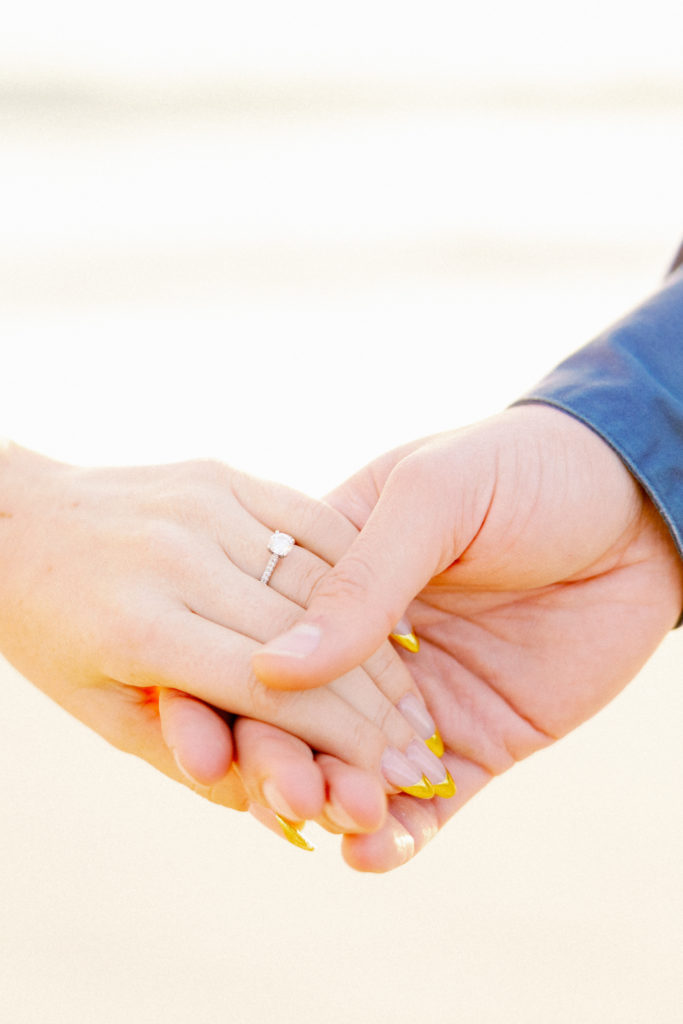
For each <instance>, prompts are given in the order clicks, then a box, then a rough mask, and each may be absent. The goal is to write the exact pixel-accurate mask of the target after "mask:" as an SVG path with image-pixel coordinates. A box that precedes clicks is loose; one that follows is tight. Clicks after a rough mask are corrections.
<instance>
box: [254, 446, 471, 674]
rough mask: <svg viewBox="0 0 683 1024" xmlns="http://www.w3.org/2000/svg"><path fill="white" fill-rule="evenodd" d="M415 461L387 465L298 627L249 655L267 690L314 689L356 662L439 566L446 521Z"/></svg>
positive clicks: (429, 476) (431, 478)
mask: <svg viewBox="0 0 683 1024" xmlns="http://www.w3.org/2000/svg"><path fill="white" fill-rule="evenodd" d="M416 456H417V453H414V454H412V455H409V456H408V457H407V458H405V459H403V460H401V462H399V463H398V464H397V465H396V466H395V467H394V470H393V471H392V472H391V474H390V475H389V477H388V478H387V481H386V483H385V485H384V488H383V489H382V491H381V493H380V496H379V499H378V500H377V503H376V505H375V507H374V509H373V511H372V513H371V514H370V516H369V518H368V520H367V522H366V523H365V526H364V527H363V529H362V531H361V533H360V534H359V535H358V537H357V539H356V540H355V541H354V543H353V544H352V545H351V547H350V548H349V549H348V551H347V552H346V554H345V555H343V557H342V558H341V559H340V560H339V562H338V563H337V565H336V566H335V567H334V568H333V569H331V570H330V572H329V573H327V575H326V576H325V577H323V579H322V580H321V581H320V583H319V584H318V586H317V588H316V590H315V592H314V595H313V597H312V599H311V602H310V604H309V606H308V609H307V610H306V612H305V614H304V615H303V617H302V618H301V619H300V620H299V622H298V623H297V624H296V625H295V626H294V627H293V628H292V629H290V630H288V631H287V632H286V633H283V634H282V635H281V636H279V637H276V638H275V639H274V640H272V641H270V642H269V643H268V644H266V645H265V647H263V648H261V649H260V650H259V651H258V653H257V654H255V655H254V658H253V667H254V671H255V673H256V675H257V676H258V677H259V679H260V680H261V681H262V682H264V683H266V684H267V685H268V686H272V687H276V688H279V689H305V688H308V687H313V686H321V685H323V684H324V683H328V682H331V681H332V680H333V679H337V678H339V677H340V676H341V675H343V674H344V673H345V672H347V671H349V670H350V669H352V668H354V667H355V666H357V665H360V664H361V663H362V662H363V661H365V660H366V659H367V658H369V657H370V655H372V654H373V653H374V652H375V651H376V650H377V648H378V647H379V646H380V645H381V644H382V643H383V642H384V641H385V640H386V638H387V636H388V635H389V633H390V632H391V631H392V630H393V629H394V628H395V627H396V624H397V623H398V622H399V620H400V619H401V618H402V616H403V614H404V612H405V610H406V608H407V607H408V605H409V604H410V602H411V601H412V600H413V598H414V597H415V596H416V594H418V593H419V592H420V591H421V590H422V589H423V587H424V586H425V585H426V584H427V583H428V582H429V580H430V579H431V578H432V576H434V575H435V573H437V572H438V571H440V569H441V568H443V567H445V566H442V565H441V564H440V563H441V562H442V561H443V552H444V551H445V550H446V549H450V547H451V543H450V542H446V543H445V541H446V537H445V535H446V534H450V535H451V537H452V532H453V531H452V524H451V527H450V529H449V528H448V525H447V523H446V521H445V516H444V511H443V501H441V500H438V499H437V493H436V492H437V488H438V486H439V484H438V479H436V474H434V473H431V472H429V471H428V466H427V465H426V463H429V462H431V460H429V459H428V460H424V459H421V458H419V457H416ZM439 497H441V496H439ZM446 564H448V563H446Z"/></svg>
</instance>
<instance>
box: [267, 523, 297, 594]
mask: <svg viewBox="0 0 683 1024" xmlns="http://www.w3.org/2000/svg"><path fill="white" fill-rule="evenodd" d="M295 544H296V541H295V540H294V538H293V537H290V536H289V534H288V533H280V531H279V530H276V531H275V533H274V534H273V535H272V536H271V538H270V540H269V541H268V550H269V551H270V558H269V559H268V565H267V566H266V567H265V569H264V570H263V576H262V577H261V583H265V584H266V586H267V585H268V582H269V581H270V577H271V576H272V575H273V569H274V568H275V566H276V565H277V563H278V562H279V561H280V559H281V558H284V557H285V556H286V555H288V554H289V552H290V551H291V550H292V548H293V547H294V545H295Z"/></svg>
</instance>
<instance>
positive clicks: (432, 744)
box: [425, 729, 444, 757]
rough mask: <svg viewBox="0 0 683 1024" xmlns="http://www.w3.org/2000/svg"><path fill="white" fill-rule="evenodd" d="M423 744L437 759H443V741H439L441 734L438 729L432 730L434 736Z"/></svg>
mask: <svg viewBox="0 0 683 1024" xmlns="http://www.w3.org/2000/svg"><path fill="white" fill-rule="evenodd" d="M425 743H426V744H427V746H428V747H429V749H430V750H431V752H432V754H436V756H437V757H443V751H444V746H443V740H442V739H441V733H440V732H439V730H438V729H435V730H434V735H433V736H430V737H429V739H428V740H425Z"/></svg>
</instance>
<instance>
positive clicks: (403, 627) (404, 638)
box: [389, 618, 420, 654]
mask: <svg viewBox="0 0 683 1024" xmlns="http://www.w3.org/2000/svg"><path fill="white" fill-rule="evenodd" d="M389 636H390V637H391V639H392V640H394V641H395V643H397V644H400V645H401V647H405V649H406V651H411V653H412V654H417V652H418V651H419V650H420V641H419V640H418V639H417V637H416V636H415V634H414V633H413V627H412V626H411V625H410V623H409V622H408V620H407V619H406V618H403V619H400V620H399V621H398V622H397V623H396V625H395V626H394V628H393V630H392V631H391V633H390V634H389Z"/></svg>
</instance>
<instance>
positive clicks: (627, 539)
mask: <svg viewBox="0 0 683 1024" xmlns="http://www.w3.org/2000/svg"><path fill="white" fill-rule="evenodd" d="M329 500H330V502H331V504H333V505H334V507H336V508H337V509H338V510H339V511H341V512H342V513H343V514H344V515H345V516H346V517H347V518H349V519H350V520H351V521H352V522H353V523H355V525H356V526H358V527H359V528H362V532H361V534H360V536H359V537H358V539H357V540H356V541H355V542H354V543H353V544H352V546H351V547H350V549H349V551H348V553H347V555H346V556H344V557H343V558H342V559H341V560H340V561H339V563H338V564H337V565H336V567H335V569H333V570H332V571H331V572H330V573H329V574H328V575H327V576H326V577H325V579H324V580H323V581H322V582H321V584H320V585H319V587H318V589H317V591H316V593H315V595H314V597H313V599H312V601H311V602H310V606H309V608H308V610H307V612H306V615H305V616H304V618H303V619H302V620H301V623H304V624H305V625H306V626H307V630H308V634H307V635H308V636H309V637H311V636H314V635H315V639H316V643H315V644H313V643H311V644H310V648H311V649H310V652H309V655H308V657H307V658H305V659H302V658H300V657H299V658H294V657H288V656H287V653H286V652H287V647H288V644H289V642H290V636H291V635H290V636H288V635H287V634H284V635H283V636H281V637H278V638H277V639H276V640H275V641H273V643H272V644H269V645H268V646H267V647H265V648H261V649H260V650H259V651H258V652H257V654H256V655H255V658H254V662H255V666H256V670H257V674H258V675H259V678H261V679H262V680H264V681H265V682H266V683H268V684H269V685H271V686H273V687H279V688H283V687H310V686H315V685H319V684H321V683H324V682H325V681H326V680H327V679H329V678H332V677H334V676H336V675H337V674H339V673H340V672H344V671H346V670H347V669H348V668H349V667H350V666H351V665H353V664H357V663H359V662H361V661H362V660H363V659H364V658H367V657H368V655H369V654H370V653H371V652H372V651H373V650H374V649H375V647H376V645H377V644H378V643H379V642H380V640H381V638H382V637H383V636H384V635H385V633H386V629H387V624H389V623H391V622H394V621H396V620H397V619H398V618H399V617H400V616H401V615H402V614H403V613H404V610H405V609H406V608H407V609H408V611H407V615H408V618H409V620H410V622H411V624H412V626H413V627H414V629H415V632H416V633H417V635H418V636H419V639H420V650H419V653H417V654H413V655H405V659H406V662H407V663H408V664H409V666H410V670H411V672H412V673H413V675H414V678H415V680H416V682H417V684H418V687H419V689H420V690H421V691H422V693H423V694H424V696H425V699H426V700H427V703H428V706H429V708H430V710H431V712H432V714H433V715H434V718H435V720H436V723H437V725H438V727H439V729H440V731H441V733H442V735H443V738H444V741H445V743H446V746H447V753H446V755H445V758H444V760H445V761H446V763H447V764H448V766H449V768H450V770H451V772H452V774H453V777H454V778H455V780H456V782H457V784H458V794H457V795H456V796H454V797H453V798H452V799H450V800H434V801H431V802H429V803H422V804H417V803H416V802H414V801H412V800H409V799H408V798H406V797H403V796H397V797H392V798H391V800H390V817H389V818H388V819H387V823H386V825H385V826H384V827H383V829H382V830H380V831H379V832H377V833H376V834H375V835H372V836H359V837H349V838H348V839H347V840H346V841H345V855H346V857H347V859H348V860H349V862H350V863H351V864H352V865H353V866H355V867H358V868H360V869H362V870H375V871H381V870H387V869H389V868H391V867H395V866H397V865H398V864H400V863H402V862H403V861H404V860H405V859H406V857H407V856H409V855H410V852H411V849H412V848H415V849H419V848H420V847H421V846H422V845H423V844H424V842H426V841H427V840H428V839H429V838H431V836H432V835H434V833H435V832H436V831H437V830H438V829H439V828H440V826H441V825H442V824H443V823H444V822H445V821H446V820H447V819H448V818H449V817H450V816H451V815H452V814H453V813H454V812H455V811H456V810H457V809H458V808H459V807H460V806H462V804H463V803H464V802H465V801H466V800H467V799H468V798H469V797H471V796H472V795H473V794H474V793H476V792H477V791H478V790H479V789H481V788H482V786H483V785H485V784H486V782H487V781H489V779H490V778H491V777H492V776H494V775H496V774H499V773H500V772H502V771H504V770H506V769H507V768H508V767H510V766H511V765H512V764H514V763H515V762H516V761H517V760H520V759H521V758H523V757H526V756H527V755H528V754H530V753H532V752H534V751H535V750H538V749H540V748H541V747H544V746H546V745H548V744H550V743H552V742H553V741H554V740H556V739H558V738H559V737H560V736H563V735H564V734H566V733H567V732H569V731H570V730H571V729H573V728H575V727H576V726H577V725H578V724H579V723H580V722H583V721H584V720H585V719H586V718H588V717H590V716H591V715H593V714H594V713H595V712H597V711H598V710H599V709H600V708H601V707H602V706H603V705H605V704H606V703H608V702H609V701H610V700H611V699H612V698H613V697H614V696H615V695H616V694H617V693H618V692H619V691H620V690H621V689H622V688H623V687H624V686H625V685H626V683H627V682H628V681H629V680H630V679H632V678H633V676H634V675H635V674H636V673H637V671H638V670H639V669H640V668H641V666H642V665H643V664H644V662H645V661H646V660H647V659H648V657H649V656H650V655H651V654H652V652H653V651H654V650H655V648H656V647H657V645H658V644H659V642H660V641H661V639H662V638H663V637H664V635H665V634H666V632H667V631H668V630H669V629H671V627H672V626H673V625H674V623H675V622H676V620H677V618H678V616H679V613H680V609H681V605H682V603H683V574H682V569H681V561H680V558H679V556H678V554H677V552H676V549H675V547H674V545H673V542H672V540H671V537H670V535H669V533H668V531H667V529H666V528H665V526H664V524H663V522H662V520H661V518H660V516H659V515H658V513H657V512H656V510H655V509H654V507H653V505H652V504H651V502H650V501H649V499H648V498H647V497H646V495H645V494H644V492H643V491H642V490H641V488H640V487H639V485H638V484H637V483H636V481H635V480H634V479H633V477H632V476H631V475H630V474H629V472H628V471H627V470H626V468H625V467H624V465H623V463H622V462H621V460H620V459H619V458H618V456H617V455H616V454H615V453H614V452H613V451H612V450H611V449H610V448H609V447H608V446H607V445H606V444H605V443H604V442H603V441H602V440H601V439H600V438H599V437H598V436H597V435H596V434H595V433H593V432H592V431H591V430H590V429H588V428H587V427H585V426H583V425H582V424H581V423H579V422H578V421H576V420H575V419H573V418H572V417H570V416H568V415H566V414H564V413H562V412H560V411H557V410H554V409H552V408H550V407H546V406H541V405H528V406H520V407H517V408H513V409H510V410H508V411H507V412H505V413H503V414H501V415H500V416H498V417H496V418H494V419H492V420H489V421H486V422H484V423H481V424H477V425H475V426H473V427H469V428H466V429H464V430H461V431H456V432H453V433H449V434H445V435H441V436H439V437H436V438H433V439H429V440H426V441H423V442H416V443H415V444H413V445H409V446H407V447H406V448H404V449H400V450H398V451H396V452H393V453H390V454H388V455H386V456H384V457H382V458H380V459H379V460H377V461H376V462H375V463H373V464H372V465H371V466H369V467H368V468H367V469H366V470H364V471H362V472H361V473H360V474H358V475H357V476H356V477H354V478H352V479H351V480H350V481H349V482H348V483H347V484H345V485H344V486H343V487H341V488H340V489H339V490H338V491H336V492H335V493H334V494H333V495H332V496H331V497H330V499H329ZM298 628H300V624H298ZM294 638H295V640H296V633H295V635H294Z"/></svg>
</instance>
